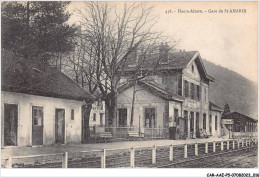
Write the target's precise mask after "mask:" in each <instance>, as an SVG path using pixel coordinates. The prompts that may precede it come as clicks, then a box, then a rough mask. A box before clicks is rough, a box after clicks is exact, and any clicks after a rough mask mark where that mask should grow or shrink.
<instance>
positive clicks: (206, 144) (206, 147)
mask: <svg viewBox="0 0 260 178" xmlns="http://www.w3.org/2000/svg"><path fill="white" fill-rule="evenodd" d="M205 153H206V154H208V142H206V143H205Z"/></svg>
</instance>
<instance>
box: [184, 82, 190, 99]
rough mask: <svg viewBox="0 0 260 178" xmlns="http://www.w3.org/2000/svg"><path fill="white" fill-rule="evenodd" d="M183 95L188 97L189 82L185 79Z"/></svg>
mask: <svg viewBox="0 0 260 178" xmlns="http://www.w3.org/2000/svg"><path fill="white" fill-rule="evenodd" d="M184 88H185V97H189V82H188V81H187V80H185V86H184Z"/></svg>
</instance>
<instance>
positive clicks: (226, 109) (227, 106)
mask: <svg viewBox="0 0 260 178" xmlns="http://www.w3.org/2000/svg"><path fill="white" fill-rule="evenodd" d="M230 113H231V112H230V107H229V105H228V104H226V105H225V106H224V112H223V116H224V115H227V114H230Z"/></svg>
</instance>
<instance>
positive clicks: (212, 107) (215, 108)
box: [209, 101, 224, 112]
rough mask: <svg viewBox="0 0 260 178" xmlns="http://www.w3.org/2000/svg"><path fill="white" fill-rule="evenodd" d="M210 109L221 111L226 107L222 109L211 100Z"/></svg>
mask: <svg viewBox="0 0 260 178" xmlns="http://www.w3.org/2000/svg"><path fill="white" fill-rule="evenodd" d="M209 110H213V111H220V112H223V111H224V109H222V108H221V107H219V106H217V105H216V104H214V103H212V102H211V101H210V102H209Z"/></svg>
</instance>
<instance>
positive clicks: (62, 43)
mask: <svg viewBox="0 0 260 178" xmlns="http://www.w3.org/2000/svg"><path fill="white" fill-rule="evenodd" d="M68 4H69V2H61V1H56V2H47V1H46V2H41V1H32V2H29V1H27V2H4V3H2V48H3V49H5V50H9V51H12V52H13V53H14V54H16V55H17V56H21V57H23V58H24V59H26V60H27V59H28V60H37V61H38V62H40V63H46V62H47V61H48V60H49V59H50V58H52V57H54V56H55V55H57V53H64V52H67V51H70V50H71V49H72V47H73V46H72V44H71V42H70V39H71V37H73V36H74V32H75V30H76V28H75V27H74V26H69V25H68V24H66V21H67V20H68V18H69V16H70V15H69V14H68V13H67V12H66V7H67V6H68Z"/></svg>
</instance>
